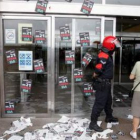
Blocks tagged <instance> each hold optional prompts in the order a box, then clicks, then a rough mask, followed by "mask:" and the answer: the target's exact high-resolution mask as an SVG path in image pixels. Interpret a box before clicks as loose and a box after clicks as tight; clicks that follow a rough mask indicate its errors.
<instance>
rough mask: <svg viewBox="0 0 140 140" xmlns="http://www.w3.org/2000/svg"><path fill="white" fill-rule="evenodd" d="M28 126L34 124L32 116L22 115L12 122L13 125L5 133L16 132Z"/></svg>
mask: <svg viewBox="0 0 140 140" xmlns="http://www.w3.org/2000/svg"><path fill="white" fill-rule="evenodd" d="M28 126H32V123H31V119H30V118H27V119H26V118H23V117H21V118H20V120H16V121H14V122H13V123H12V127H11V128H10V129H9V130H7V131H5V132H4V134H15V133H17V132H20V131H22V130H24V129H26V128H27V127H28Z"/></svg>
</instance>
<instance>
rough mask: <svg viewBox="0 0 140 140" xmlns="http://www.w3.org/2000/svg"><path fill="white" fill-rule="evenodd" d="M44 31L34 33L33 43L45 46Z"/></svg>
mask: <svg viewBox="0 0 140 140" xmlns="http://www.w3.org/2000/svg"><path fill="white" fill-rule="evenodd" d="M45 41H46V38H45V30H36V31H35V43H37V44H45Z"/></svg>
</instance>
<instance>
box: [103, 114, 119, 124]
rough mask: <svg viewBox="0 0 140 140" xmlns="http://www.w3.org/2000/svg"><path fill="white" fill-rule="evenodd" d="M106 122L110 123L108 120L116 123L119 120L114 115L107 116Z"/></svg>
mask: <svg viewBox="0 0 140 140" xmlns="http://www.w3.org/2000/svg"><path fill="white" fill-rule="evenodd" d="M105 122H106V123H108V122H110V123H111V122H114V123H116V122H119V120H118V118H114V117H113V116H112V117H106V118H105Z"/></svg>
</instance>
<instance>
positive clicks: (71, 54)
mask: <svg viewBox="0 0 140 140" xmlns="http://www.w3.org/2000/svg"><path fill="white" fill-rule="evenodd" d="M74 62H75V51H65V63H66V64H74Z"/></svg>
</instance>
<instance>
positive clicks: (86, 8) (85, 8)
mask: <svg viewBox="0 0 140 140" xmlns="http://www.w3.org/2000/svg"><path fill="white" fill-rule="evenodd" d="M93 5H94V2H93V1H91V0H84V2H83V5H82V8H81V12H83V13H84V14H88V15H89V14H90V12H91V10H92V7H93Z"/></svg>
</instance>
